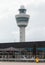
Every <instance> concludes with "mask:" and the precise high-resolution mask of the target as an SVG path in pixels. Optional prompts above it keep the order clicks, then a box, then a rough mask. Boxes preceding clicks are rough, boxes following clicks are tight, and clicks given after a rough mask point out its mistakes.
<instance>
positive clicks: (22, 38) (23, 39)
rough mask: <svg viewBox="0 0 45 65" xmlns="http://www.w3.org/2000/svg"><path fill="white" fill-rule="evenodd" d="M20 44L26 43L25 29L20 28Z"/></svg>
mask: <svg viewBox="0 0 45 65" xmlns="http://www.w3.org/2000/svg"><path fill="white" fill-rule="evenodd" d="M20 42H25V27H20Z"/></svg>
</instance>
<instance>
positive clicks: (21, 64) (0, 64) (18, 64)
mask: <svg viewBox="0 0 45 65" xmlns="http://www.w3.org/2000/svg"><path fill="white" fill-rule="evenodd" d="M37 64H38V65H42V64H43V65H45V63H34V62H33V63H29V62H0V65H37Z"/></svg>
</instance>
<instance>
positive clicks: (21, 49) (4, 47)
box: [0, 41, 45, 61]
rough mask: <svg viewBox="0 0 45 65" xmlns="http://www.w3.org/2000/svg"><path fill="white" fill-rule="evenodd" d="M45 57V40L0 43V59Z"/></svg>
mask: <svg viewBox="0 0 45 65" xmlns="http://www.w3.org/2000/svg"><path fill="white" fill-rule="evenodd" d="M32 57H35V58H36V57H39V58H40V59H45V41H36V42H13V43H0V60H2V61H3V60H12V61H13V60H15V61H16V60H19V59H20V61H21V59H31V58H32Z"/></svg>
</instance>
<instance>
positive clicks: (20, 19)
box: [16, 6, 29, 42]
mask: <svg viewBox="0 0 45 65" xmlns="http://www.w3.org/2000/svg"><path fill="white" fill-rule="evenodd" d="M28 20H29V15H27V14H26V9H25V8H24V6H21V8H20V9H19V14H18V15H16V21H17V25H18V26H19V27H20V42H25V27H26V26H27V24H28Z"/></svg>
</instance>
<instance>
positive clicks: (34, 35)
mask: <svg viewBox="0 0 45 65" xmlns="http://www.w3.org/2000/svg"><path fill="white" fill-rule="evenodd" d="M21 5H24V6H25V8H26V9H27V14H29V15H30V19H29V23H28V26H27V27H26V34H25V35H26V41H45V0H0V42H18V41H19V28H18V26H17V23H16V19H15V15H17V14H18V13H19V12H18V9H19V8H20V6H21Z"/></svg>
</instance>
